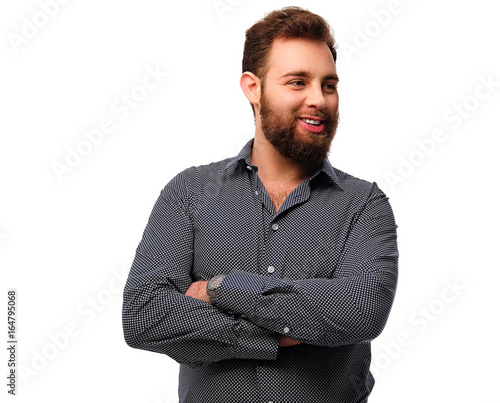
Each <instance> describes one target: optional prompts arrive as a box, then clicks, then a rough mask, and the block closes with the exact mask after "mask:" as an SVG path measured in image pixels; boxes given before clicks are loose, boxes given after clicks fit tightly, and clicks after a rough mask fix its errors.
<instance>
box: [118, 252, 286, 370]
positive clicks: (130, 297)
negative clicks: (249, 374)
mask: <svg viewBox="0 0 500 403" xmlns="http://www.w3.org/2000/svg"><path fill="white" fill-rule="evenodd" d="M145 260H146V261H147V258H145V257H144V256H141V255H138V256H137V257H136V260H135V261H134V265H133V267H132V270H131V274H130V276H129V280H128V281H127V285H126V286H125V291H124V302H123V329H124V335H125V340H126V342H127V344H128V345H130V346H131V347H134V348H139V349H144V350H149V351H154V352H158V353H163V354H167V355H169V356H170V357H172V358H173V359H174V360H176V361H177V362H179V363H185V364H202V363H207V362H214V361H219V360H224V359H232V358H244V359H261V360H273V359H275V358H276V354H277V348H278V343H279V335H278V334H276V333H275V332H273V331H270V330H268V329H263V328H261V327H259V326H258V325H256V324H253V323H251V322H249V321H248V320H244V319H242V318H241V317H239V316H235V315H230V314H227V313H225V312H223V311H221V310H220V309H218V308H216V307H214V306H212V305H211V304H209V303H207V302H205V301H201V300H199V299H195V298H192V297H190V296H186V295H184V294H183V292H185V291H186V289H187V287H188V286H189V283H186V284H185V285H181V286H180V287H181V288H178V286H179V284H177V285H175V284H173V283H169V282H168V281H167V282H153V281H144V280H145V279H146V278H148V277H149V280H151V278H150V276H149V275H147V274H146V275H142V276H141V275H140V274H139V272H141V271H143V270H141V269H140V267H142V264H143V263H145ZM159 270H161V268H156V269H155V270H154V271H156V272H157V271H159ZM164 270H165V271H167V269H164ZM150 272H151V271H150ZM139 278H142V281H141V282H140V283H139V282H138V279H139Z"/></svg>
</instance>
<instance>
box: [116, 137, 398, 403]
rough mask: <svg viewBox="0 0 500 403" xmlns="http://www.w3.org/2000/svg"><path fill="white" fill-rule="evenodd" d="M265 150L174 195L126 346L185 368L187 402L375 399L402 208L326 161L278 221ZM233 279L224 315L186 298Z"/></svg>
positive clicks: (192, 177)
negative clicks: (376, 357) (207, 283)
mask: <svg viewBox="0 0 500 403" xmlns="http://www.w3.org/2000/svg"><path fill="white" fill-rule="evenodd" d="M252 146H253V140H251V141H249V142H248V143H247V144H246V145H245V147H244V148H243V149H242V150H241V152H240V153H239V154H238V155H237V156H236V157H234V158H230V159H226V160H223V161H219V162H215V163H211V164H209V165H205V166H198V167H191V168H189V169H186V170H184V171H183V172H181V173H179V174H178V175H177V176H175V177H174V178H173V179H172V180H171V181H170V182H169V183H168V184H167V185H166V186H165V188H164V189H163V190H162V191H161V193H160V195H159V197H158V200H157V201H156V204H155V205H154V207H153V211H152V213H151V216H150V218H149V221H148V223H147V226H146V229H145V230H144V233H143V237H142V240H141V242H140V244H139V246H138V247H137V250H136V256H135V259H134V262H133V264H132V268H131V270H130V274H129V276H128V280H127V283H126V286H125V290H124V299H123V328H124V335H125V340H126V342H127V344H128V345H130V346H131V347H134V348H140V349H144V350H149V351H154V352H157V353H162V354H166V355H168V356H170V357H171V358H173V359H174V360H176V361H177V362H179V363H180V364H181V365H180V373H179V400H180V402H185V403H188V402H190V403H203V402H207V403H212V402H213V403H217V402H229V403H233V402H234V403H239V402H252V403H256V402H262V403H271V402H272V403H295V402H296V403H315V402H318V403H325V402H332V403H362V402H367V399H368V396H369V394H370V392H371V390H372V388H373V385H374V379H373V377H372V375H371V373H370V371H369V368H370V359H371V352H370V340H372V339H374V338H375V337H377V336H378V335H379V334H380V333H381V331H382V329H383V328H384V326H385V323H386V321H387V317H388V315H389V312H390V309H391V306H392V302H393V299H394V294H395V290H396V284H397V264H398V263H397V262H398V251H397V244H396V224H395V221H394V216H393V212H392V209H391V206H390V204H389V202H388V199H387V197H386V196H385V194H384V193H383V192H382V191H381V190H380V189H379V188H378V187H377V185H376V183H368V182H366V181H363V180H360V179H357V178H355V177H353V176H351V175H348V174H346V173H344V172H342V171H340V170H338V169H336V168H333V167H332V166H331V164H330V162H329V161H328V160H326V161H324V162H323V163H322V164H321V165H320V166H319V167H318V169H317V170H316V171H315V172H314V174H313V175H312V176H311V177H309V178H308V179H306V180H305V181H304V182H302V183H301V184H300V185H299V186H298V187H297V188H296V189H295V190H293V192H292V193H290V195H289V196H288V198H287V199H286V200H285V202H284V203H283V204H282V205H281V207H280V209H279V211H275V209H274V206H273V203H272V201H271V199H270V197H269V195H268V193H267V192H266V189H265V187H264V186H263V184H262V182H261V181H260V179H259V176H258V167H256V166H253V165H252V164H251V161H250V155H251V149H252ZM220 273H224V274H226V277H225V278H224V280H223V281H222V284H221V286H220V288H219V290H218V296H217V301H216V304H215V305H214V304H209V303H207V302H204V301H201V300H198V299H195V298H192V297H188V296H186V295H184V294H185V292H186V290H187V289H188V287H189V285H190V284H191V283H192V282H193V281H198V280H208V279H210V278H212V277H214V276H215V275H217V274H220ZM282 335H286V336H288V337H290V338H292V339H294V340H297V341H300V342H302V343H301V344H298V345H295V346H290V347H279V346H278V345H279V341H280V337H281V336H282Z"/></svg>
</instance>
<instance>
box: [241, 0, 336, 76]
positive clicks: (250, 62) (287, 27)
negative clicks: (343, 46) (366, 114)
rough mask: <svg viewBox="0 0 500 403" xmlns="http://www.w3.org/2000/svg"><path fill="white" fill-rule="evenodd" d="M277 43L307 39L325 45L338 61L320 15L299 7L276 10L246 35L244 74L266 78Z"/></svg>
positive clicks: (328, 31) (326, 25)
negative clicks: (270, 56)
mask: <svg viewBox="0 0 500 403" xmlns="http://www.w3.org/2000/svg"><path fill="white" fill-rule="evenodd" d="M276 39H310V40H313V41H318V42H325V43H326V44H327V45H328V48H329V49H330V52H332V56H333V60H334V61H337V51H336V50H335V40H334V38H333V35H332V32H331V30H330V26H329V25H328V23H327V22H326V21H325V20H324V19H323V18H322V17H320V16H319V15H317V14H314V13H312V12H310V11H308V10H304V9H303V8H300V7H285V8H282V9H281V10H275V11H273V12H271V13H269V14H268V15H266V16H265V17H264V18H263V19H261V20H260V21H258V22H256V23H255V24H254V25H252V26H251V27H250V28H249V29H248V30H247V31H246V39H245V47H244V50H243V62H242V67H243V72H245V71H249V72H251V73H254V74H255V75H256V76H257V77H259V78H260V79H261V80H262V79H263V78H264V77H265V75H266V72H267V71H266V70H267V66H266V64H267V59H268V57H269V52H270V49H271V46H272V44H273V42H274V41H275V40H276Z"/></svg>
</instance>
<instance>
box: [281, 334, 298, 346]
mask: <svg viewBox="0 0 500 403" xmlns="http://www.w3.org/2000/svg"><path fill="white" fill-rule="evenodd" d="M301 343H302V342H301V341H297V340H294V339H291V338H290V337H287V336H284V335H283V336H281V338H280V344H279V346H278V347H291V346H296V345H297V344H301Z"/></svg>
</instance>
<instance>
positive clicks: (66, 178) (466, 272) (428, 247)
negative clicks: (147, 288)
mask: <svg viewBox="0 0 500 403" xmlns="http://www.w3.org/2000/svg"><path fill="white" fill-rule="evenodd" d="M45 3H51V2H50V1H49V0H42V1H16V2H13V1H10V2H2V5H1V6H0V26H1V29H2V32H3V41H2V42H1V43H0V53H1V56H0V58H1V59H0V60H1V63H0V70H1V74H0V81H1V91H0V102H1V116H2V117H1V120H0V130H1V145H0V172H1V191H2V197H1V216H0V242H1V244H0V256H1V257H0V259H1V260H0V262H1V263H0V264H1V283H2V287H1V288H2V293H3V294H4V295H3V296H2V297H1V298H0V301H3V303H2V306H3V307H4V308H3V309H4V314H3V315H2V316H3V317H4V323H3V324H2V325H1V329H2V332H1V334H2V336H1V337H0V340H2V343H3V344H2V345H3V346H5V345H6V343H5V341H6V339H7V329H6V325H7V324H6V322H7V320H6V312H7V289H9V288H15V289H17V292H18V312H17V313H18V317H17V319H18V322H17V328H18V333H17V336H18V340H19V343H18V357H17V360H18V361H17V363H18V365H20V366H22V368H21V374H20V373H18V378H17V381H18V385H17V393H18V395H17V396H16V397H15V398H13V399H15V400H17V401H18V402H34V401H43V402H49V401H50V402H69V401H70V402H88V401H97V402H106V401H114V402H121V403H126V402H134V403H135V402H145V403H166V402H176V401H177V398H176V394H177V370H178V366H177V364H176V363H175V362H174V361H173V360H171V359H170V358H169V357H167V356H163V355H160V354H154V353H150V352H145V351H140V350H134V349H131V348H129V347H128V346H127V345H126V344H125V342H124V340H123V334H122V329H121V301H122V295H121V292H122V289H123V285H124V278H125V276H126V275H127V273H128V270H129V268H130V265H131V263H132V260H133V257H134V253H135V248H136V247H137V245H138V243H139V241H140V239H141V236H142V231H143V229H144V227H145V225H146V222H147V218H148V216H149V214H150V212H151V209H152V207H153V204H154V202H155V200H156V198H157V196H158V194H159V192H160V190H161V189H162V188H163V186H164V185H165V184H166V183H167V182H168V181H169V180H170V178H172V177H173V176H174V175H175V174H176V173H177V172H179V171H181V170H183V169H184V168H186V167H189V166H192V165H200V164H204V163H208V162H210V161H216V160H219V159H222V158H226V157H230V156H233V155H235V154H237V153H238V152H239V150H240V148H241V147H242V146H243V145H244V144H245V143H246V141H247V140H248V139H250V138H251V137H252V136H253V130H254V128H253V119H252V114H251V110H250V106H249V105H248V103H247V101H246V99H245V98H244V96H243V94H242V93H241V90H240V88H239V84H238V80H239V75H240V73H241V70H240V69H241V67H240V66H241V55H242V49H243V41H244V32H245V30H246V29H247V28H248V27H249V26H251V25H252V24H253V23H254V22H255V21H257V20H258V19H260V18H262V17H263V16H264V15H265V13H266V12H269V11H271V10H272V9H276V8H281V7H283V6H286V5H290V3H288V2H284V1H269V0H267V1H265V2H264V1H262V2H257V1H253V2H250V1H249V0H246V1H245V0H221V1H218V2H214V1H213V0H207V1H183V2H181V1H176V2H167V1H159V0H142V1H118V0H108V1H97V0H86V1H77V0H73V1H68V0H66V3H67V4H64V5H63V4H60V3H55V4H58V5H59V6H58V8H55V7H54V6H52V8H51V9H50V10H51V11H50V14H52V15H49V11H43V10H44V8H43V7H42V4H45ZM52 3H54V1H52ZM61 3H62V0H61ZM496 3H497V2H496V1H488V0H474V1H460V0H458V1H457V0H454V1H452V0H439V1H436V0H434V1H431V0H413V1H411V0H400V1H399V2H398V1H396V2H392V6H391V5H390V4H391V3H390V2H389V1H386V0H384V1H382V0H380V1H379V0H377V1H356V2H354V1H347V0H337V1H331V2H326V1H322V2H320V1H296V2H295V3H293V5H299V6H303V7H306V8H308V9H310V10H311V11H313V12H316V13H318V14H320V15H322V16H323V17H325V18H326V19H327V20H328V21H329V22H330V24H331V26H332V28H333V29H334V31H335V35H336V39H337V41H338V44H339V49H338V51H339V58H338V61H337V69H338V73H339V76H340V85H339V92H340V100H341V101H340V102H341V106H340V108H341V124H340V126H339V130H338V133H337V136H336V138H335V140H334V142H333V145H332V152H331V155H330V160H331V161H332V163H333V165H334V166H336V167H338V168H339V169H341V170H344V171H346V172H349V173H351V174H353V175H355V176H357V177H360V178H363V179H367V180H370V181H376V182H377V183H378V184H379V186H380V187H381V188H382V189H383V190H384V191H385V192H386V193H387V194H388V196H389V197H390V200H391V203H392V206H393V209H394V212H395V215H396V220H397V223H398V225H399V230H398V231H399V232H398V236H399V248H400V254H401V258H400V281H399V285H398V293H397V297H396V300H395V303H394V307H393V310H392V313H391V317H390V319H389V322H388V324H387V326H386V329H385V331H384V333H383V334H382V335H381V336H380V337H379V338H378V339H376V340H375V341H374V342H373V365H372V370H373V371H374V374H375V375H376V385H375V388H374V391H373V393H372V396H371V398H370V403H387V402H398V403H399V402H405V403H413V402H418V403H421V402H424V401H425V402H482V403H483V402H484V403H498V402H500V398H499V397H498V375H499V371H498V362H499V360H500V353H499V348H498V332H497V330H498V325H497V323H498V306H499V304H498V297H497V296H496V292H497V289H498V283H499V280H500V275H499V271H498V270H499V265H498V259H497V252H498V249H497V248H498V228H499V224H500V222H499V215H498V202H497V197H496V196H497V193H498V191H497V189H498V184H497V183H498V158H497V154H498V146H499V145H500V142H499V141H498V136H499V135H500V124H499V121H498V116H499V115H498V111H499V106H500V94H499V93H500V56H499V51H498V49H499V48H500V46H499V43H498V42H499V41H498V39H499V38H500V28H499V24H498V11H495V10H496V8H495V4H496ZM217 4H218V5H219V8H218V9H217V8H216V7H215V5H217ZM222 5H226V8H222ZM46 9H47V8H46ZM33 24H35V25H33ZM30 26H31V28H30ZM151 70H159V71H161V72H168V77H160V78H159V79H158V81H157V82H155V83H156V85H155V87H156V88H154V89H149V90H143V89H141V88H139V87H138V86H140V85H141V83H142V82H143V80H144V79H145V78H146V77H147V76H148V74H150V73H148V71H151ZM162 74H163V73H162ZM488 81H489V82H490V84H489V85H485V84H484V83H485V82H488ZM148 83H149V84H150V85H149V87H150V88H151V86H152V85H153V81H151V80H150V81H148ZM131 94H132V96H133V97H135V98H136V100H140V102H136V104H135V109H130V113H129V114H128V115H126V114H127V113H126V112H125V110H124V109H123V108H124V106H123V105H124V104H123V103H122V101H121V99H122V97H123V96H130V95H131ZM113 105H114V107H113ZM119 106H121V107H122V109H121V112H118V110H117V108H118V107H119ZM459 110H462V114H460V112H459ZM125 115H126V116H125ZM102 122H108V124H111V125H112V127H113V130H108V132H109V133H106V134H104V135H103V136H102V139H101V140H100V143H96V144H95V145H93V146H92V145H91V147H90V148H89V147H88V144H87V147H85V141H86V137H85V135H84V131H85V130H87V131H90V130H94V129H98V127H99V125H100V124H102ZM433 133H434V134H435V133H439V136H440V137H435V140H436V139H437V140H439V142H436V141H435V140H432V139H433V137H432V136H433ZM96 138H97V137H96ZM95 141H97V140H95ZM418 144H421V146H419V145H418ZM422 144H423V145H424V146H425V149H426V153H425V154H424V152H423V151H421V148H420V147H424V146H422ZM78 147H80V151H82V152H83V153H87V155H86V156H84V157H82V158H81V159H80V160H77V159H76V157H75V156H73V160H71V159H70V161H72V164H73V167H69V166H68V167H67V168H66V171H64V174H62V175H61V173H60V174H59V177H58V175H57V174H56V172H55V170H54V166H59V167H61V166H62V165H63V164H64V165H66V159H67V158H69V157H68V155H69V153H70V151H69V150H76V149H77V148H78ZM57 164H60V165H57ZM495 206H497V207H495ZM426 312H427V313H426ZM4 349H5V347H2V350H4ZM2 357H3V355H2ZM1 368H2V370H1V371H0V373H1V374H2V379H3V381H2V384H3V385H4V386H3V387H2V392H1V393H2V395H3V397H2V398H1V400H2V402H3V401H7V400H4V398H6V394H7V393H6V391H7V387H6V383H7V382H6V376H7V371H8V368H7V356H5V358H2V363H1ZM8 397H10V396H8Z"/></svg>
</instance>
